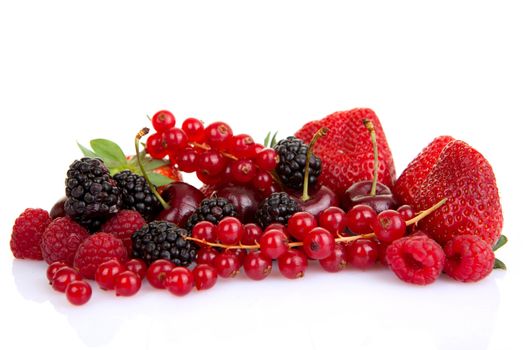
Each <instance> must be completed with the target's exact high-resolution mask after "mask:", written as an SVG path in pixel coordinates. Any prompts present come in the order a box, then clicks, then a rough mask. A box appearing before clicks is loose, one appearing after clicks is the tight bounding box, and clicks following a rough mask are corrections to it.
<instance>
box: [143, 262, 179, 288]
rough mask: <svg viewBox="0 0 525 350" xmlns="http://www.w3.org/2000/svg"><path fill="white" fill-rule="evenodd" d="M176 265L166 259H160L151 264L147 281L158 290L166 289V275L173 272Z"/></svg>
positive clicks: (147, 273)
mask: <svg viewBox="0 0 525 350" xmlns="http://www.w3.org/2000/svg"><path fill="white" fill-rule="evenodd" d="M174 267H175V265H174V264H173V263H172V262H171V261H169V260H166V259H159V260H156V261H154V262H153V263H151V265H150V266H149V267H148V271H147V272H146V279H147V280H148V282H149V284H151V285H152V286H153V287H155V288H158V289H164V280H165V279H166V274H167V273H168V272H170V271H171V270H173V268H174Z"/></svg>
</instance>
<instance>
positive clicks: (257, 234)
mask: <svg viewBox="0 0 525 350" xmlns="http://www.w3.org/2000/svg"><path fill="white" fill-rule="evenodd" d="M262 235H263V231H262V228H260V227H259V226H258V225H257V224H252V223H250V224H246V225H244V235H242V239H241V243H242V244H244V245H253V244H256V243H258V242H259V241H260V240H261V236H262Z"/></svg>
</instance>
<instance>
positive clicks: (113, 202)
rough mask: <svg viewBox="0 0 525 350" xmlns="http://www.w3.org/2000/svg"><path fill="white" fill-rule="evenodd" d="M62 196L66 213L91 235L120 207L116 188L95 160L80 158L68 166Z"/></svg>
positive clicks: (120, 202) (120, 199)
mask: <svg viewBox="0 0 525 350" xmlns="http://www.w3.org/2000/svg"><path fill="white" fill-rule="evenodd" d="M66 197H67V199H66V202H65V203H64V209H65V211H66V214H67V215H69V216H70V217H72V218H73V219H75V221H77V222H78V223H79V224H81V225H83V226H85V227H87V228H88V229H89V230H90V231H92V232H94V231H96V230H98V228H99V227H100V225H101V224H102V223H103V222H104V221H105V220H106V218H107V217H108V216H109V215H110V214H113V213H116V212H117V211H118V210H119V209H120V207H121V205H122V197H121V192H120V189H119V188H118V187H117V184H116V182H115V180H113V179H112V178H111V176H110V175H109V171H108V168H106V166H105V165H104V163H103V162H102V161H101V160H100V159H98V158H82V159H80V160H75V161H74V162H73V164H71V165H70V166H69V170H68V171H67V178H66Z"/></svg>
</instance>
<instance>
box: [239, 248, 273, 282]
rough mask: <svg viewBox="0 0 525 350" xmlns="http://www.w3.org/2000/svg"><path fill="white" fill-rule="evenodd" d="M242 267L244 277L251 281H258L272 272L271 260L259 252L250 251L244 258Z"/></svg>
mask: <svg viewBox="0 0 525 350" xmlns="http://www.w3.org/2000/svg"><path fill="white" fill-rule="evenodd" d="M243 267H244V272H245V273H246V276H248V277H249V278H250V279H252V280H255V281H260V280H262V279H265V278H266V277H268V275H269V274H270V273H271V272H272V259H270V258H268V257H266V256H265V255H264V254H262V253H261V252H260V251H252V252H249V253H248V254H247V255H246V257H245V258H244V263H243Z"/></svg>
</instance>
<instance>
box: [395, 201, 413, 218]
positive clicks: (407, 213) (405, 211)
mask: <svg viewBox="0 0 525 350" xmlns="http://www.w3.org/2000/svg"><path fill="white" fill-rule="evenodd" d="M397 212H398V213H399V215H401V217H402V218H403V220H405V221H408V220H410V219H412V218H413V217H414V216H416V212H415V211H414V208H412V207H411V206H410V205H408V204H405V205H402V206H400V207H399V208H397Z"/></svg>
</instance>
